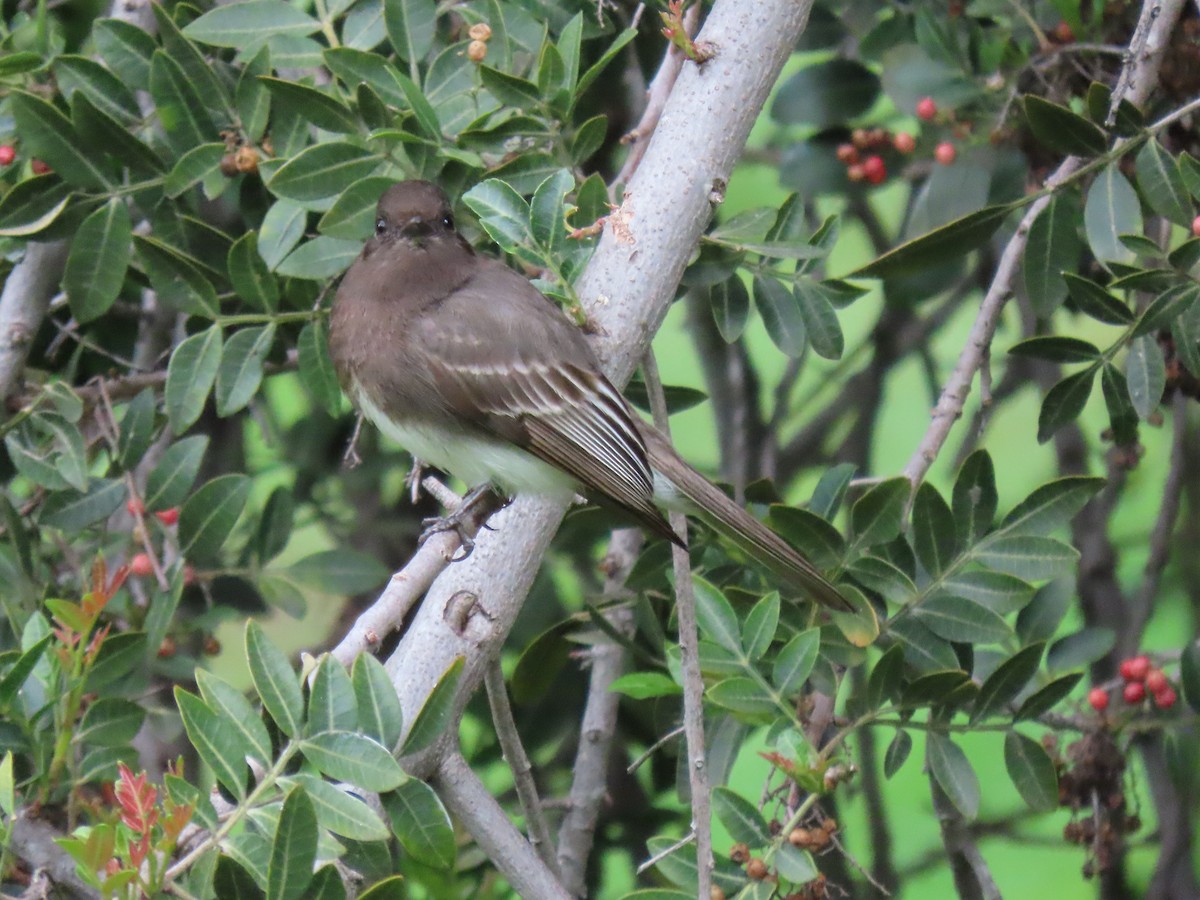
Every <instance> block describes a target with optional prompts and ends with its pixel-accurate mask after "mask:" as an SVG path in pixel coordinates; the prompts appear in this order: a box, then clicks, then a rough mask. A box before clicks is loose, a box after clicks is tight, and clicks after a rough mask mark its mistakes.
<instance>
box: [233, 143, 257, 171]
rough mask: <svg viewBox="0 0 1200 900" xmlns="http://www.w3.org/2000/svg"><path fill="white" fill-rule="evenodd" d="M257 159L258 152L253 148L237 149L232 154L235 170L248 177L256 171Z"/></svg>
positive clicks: (243, 147)
mask: <svg viewBox="0 0 1200 900" xmlns="http://www.w3.org/2000/svg"><path fill="white" fill-rule="evenodd" d="M258 159H259V157H258V151H257V150H255V149H254V148H253V147H247V146H242V147H238V148H237V152H236V153H234V154H233V164H234V166H235V167H236V168H237V170H238V171H239V172H245V173H246V174H250V175H253V174H254V173H256V172H257V171H258Z"/></svg>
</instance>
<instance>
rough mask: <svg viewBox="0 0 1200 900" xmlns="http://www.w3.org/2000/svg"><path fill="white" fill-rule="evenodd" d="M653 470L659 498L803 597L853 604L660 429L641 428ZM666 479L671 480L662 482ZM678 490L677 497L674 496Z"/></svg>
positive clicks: (838, 606) (841, 606)
mask: <svg viewBox="0 0 1200 900" xmlns="http://www.w3.org/2000/svg"><path fill="white" fill-rule="evenodd" d="M642 431H643V437H644V438H645V440H646V449H647V452H648V456H649V461H650V468H651V469H653V470H654V473H655V476H656V477H655V490H656V493H658V492H659V491H660V488H661V489H665V490H664V491H663V492H664V493H666V494H668V496H662V497H660V499H661V500H662V501H663V502H664V503H666V504H667V505H678V506H680V507H681V508H682V509H683V510H684V511H685V512H687V513H690V514H692V515H695V516H696V517H697V518H699V519H700V520H701V521H703V522H704V523H705V524H706V525H708V526H709V527H710V528H712V529H713V530H714V531H716V532H717V533H718V534H720V535H721V536H722V537H724V538H725V539H726V540H728V541H730V542H731V543H733V544H735V545H736V546H737V547H739V548H741V549H742V550H743V551H745V552H746V553H747V554H749V555H750V556H751V557H753V558H754V559H756V560H758V561H759V562H760V563H762V564H763V565H764V566H766V567H767V568H768V569H770V570H771V571H772V572H774V573H775V574H776V575H778V576H779V577H780V578H782V579H783V580H784V582H785V583H786V585H787V586H788V587H791V588H794V589H796V590H798V591H799V592H800V593H802V594H803V595H804V596H806V597H808V598H810V599H812V600H815V601H816V602H818V603H820V604H822V605H823V606H828V607H829V608H830V609H835V610H840V611H847V612H848V611H851V610H852V609H853V607H852V606H851V605H850V603H849V601H847V600H846V598H845V597H843V596H842V594H841V592H839V591H838V589H837V588H836V587H834V586H833V585H832V584H831V583H830V582H829V580H828V579H826V578H825V576H823V575H822V574H821V573H820V572H818V571H817V569H816V568H815V567H814V566H813V564H812V563H810V562H809V561H808V560H807V559H805V558H804V556H803V555H801V553H800V552H799V551H798V550H796V548H794V547H793V546H792V545H791V544H789V543H788V542H787V541H785V540H784V539H783V538H781V537H780V536H779V535H777V534H776V533H775V532H774V531H772V530H771V529H770V528H768V527H767V526H766V525H764V524H763V523H762V522H760V521H759V520H758V519H756V518H754V516H752V515H750V513H748V512H746V510H744V509H742V508H741V507H740V506H738V505H737V504H736V503H735V502H734V501H733V500H731V499H730V498H729V497H728V496H726V495H725V493H724V492H723V491H722V490H721V489H720V488H718V487H717V486H716V485H715V484H713V483H712V482H711V481H709V480H708V479H707V478H705V477H704V476H703V475H701V474H700V473H699V472H697V471H696V470H695V469H693V468H692V467H691V466H690V465H688V463H687V462H685V461H684V459H683V458H682V457H681V456H680V455H679V454H678V453H676V452H675V448H673V447H672V446H671V444H670V442H669V441H668V440H667V439H666V437H664V436H663V435H662V434H661V433H660V432H659V431H658V430H657V429H652V428H650V427H649V426H645V427H643V429H642ZM660 479H665V481H666V482H667V484H660V483H659V482H660ZM671 493H674V494H676V496H675V497H671V496H669V494H671Z"/></svg>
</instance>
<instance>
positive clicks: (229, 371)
mask: <svg viewBox="0 0 1200 900" xmlns="http://www.w3.org/2000/svg"><path fill="white" fill-rule="evenodd" d="M274 340H275V323H273V322H271V323H268V324H267V325H263V326H261V327H258V328H243V329H241V330H239V331H235V332H234V333H233V335H232V336H231V337H230V338H229V340H227V341H226V342H225V349H224V350H223V351H222V352H221V365H220V367H219V368H218V369H217V390H216V394H215V396H216V400H217V415H218V416H222V417H224V416H229V415H233V413H235V412H237V411H238V410H240V409H243V408H245V406H246V405H247V404H248V403H249V402H250V400H251V399H252V398H253V397H254V395H255V394H256V393H257V392H258V386H259V384H261V383H262V378H263V363H264V362H266V358H267V354H269V353H270V352H271V345H272V343H273V342H274Z"/></svg>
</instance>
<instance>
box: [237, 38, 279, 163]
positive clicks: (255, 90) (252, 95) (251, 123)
mask: <svg viewBox="0 0 1200 900" xmlns="http://www.w3.org/2000/svg"><path fill="white" fill-rule="evenodd" d="M270 73H271V49H270V43H269V42H268V43H266V44H264V45H263V46H262V47H260V48H259V50H258V52H257V53H255V54H254V56H253V57H252V58H251V59H250V60H249V62H247V63H246V66H245V68H243V69H242V72H241V75H239V76H238V83H237V87H236V88H235V89H234V94H233V96H234V102H235V104H236V105H237V111H238V115H239V116H240V117H241V120H242V130H243V131H244V132H245V134H246V137H247V138H249V139H250V140H251V141H253V142H254V143H259V142H260V141H262V138H263V135H264V133H265V132H266V130H267V123H268V122H269V121H270V117H271V95H270V93H269V92H268V91H267V89H266V88H265V87H264V86H263V84H262V82H260V81H259V80H258V77H259V76H260V75H269V74H270Z"/></svg>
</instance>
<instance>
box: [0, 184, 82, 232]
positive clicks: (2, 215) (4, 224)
mask: <svg viewBox="0 0 1200 900" xmlns="http://www.w3.org/2000/svg"><path fill="white" fill-rule="evenodd" d="M70 199H71V188H70V187H69V186H68V185H66V184H64V183H63V182H62V181H61V180H59V179H58V178H57V177H56V176H54V175H35V176H34V177H33V178H26V179H25V180H24V181H21V182H18V183H17V185H16V186H15V187H13V188H12V189H11V190H10V191H9V192H8V193H6V194H5V195H4V196H3V197H0V237H27V236H28V235H31V234H37V233H38V232H39V231H43V230H45V229H46V228H49V227H50V226H51V225H52V224H54V220H55V219H57V218H58V217H59V216H60V215H61V214H62V211H63V210H64V209H66V208H67V201H69V200H70Z"/></svg>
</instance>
